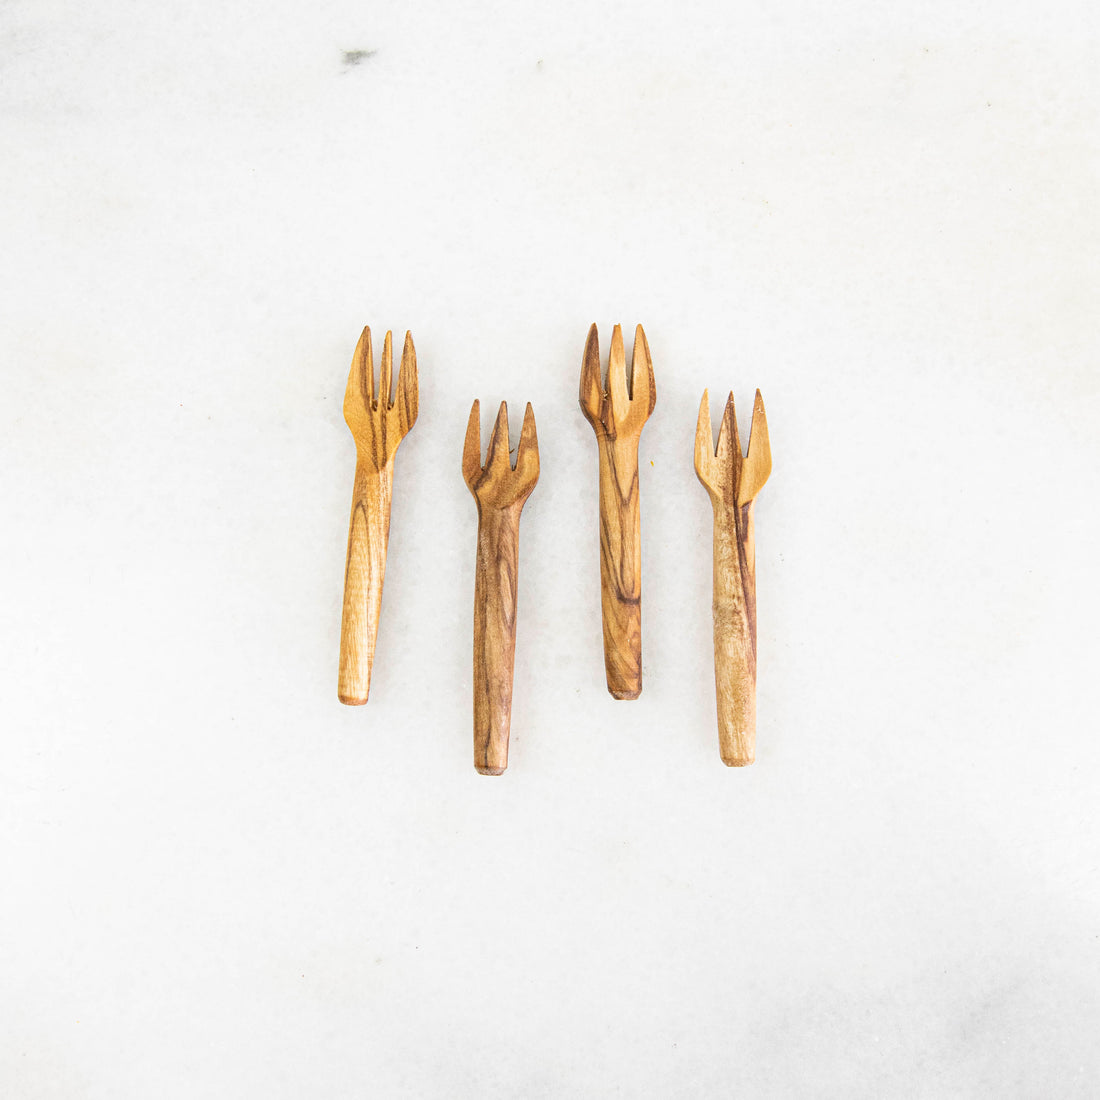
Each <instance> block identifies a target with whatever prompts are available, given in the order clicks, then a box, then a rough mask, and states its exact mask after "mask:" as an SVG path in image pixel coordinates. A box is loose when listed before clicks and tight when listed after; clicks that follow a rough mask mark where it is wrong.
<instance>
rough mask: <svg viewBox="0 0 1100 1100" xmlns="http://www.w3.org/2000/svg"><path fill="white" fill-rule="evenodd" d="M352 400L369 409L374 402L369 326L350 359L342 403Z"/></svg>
mask: <svg viewBox="0 0 1100 1100" xmlns="http://www.w3.org/2000/svg"><path fill="white" fill-rule="evenodd" d="M349 399H351V400H353V401H354V402H355V403H356V405H366V406H367V407H368V408H369V407H370V404H371V402H372V401H373V400H374V355H373V353H372V352H371V344H370V325H366V326H365V327H364V329H363V331H362V333H361V334H360V336H359V343H357V344H356V345H355V354H354V355H353V356H352V357H351V373H350V374H349V375H348V388H347V393H346V394H345V395H344V403H345V404H347V402H348V400H349Z"/></svg>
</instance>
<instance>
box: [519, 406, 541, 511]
mask: <svg viewBox="0 0 1100 1100" xmlns="http://www.w3.org/2000/svg"><path fill="white" fill-rule="evenodd" d="M516 479H517V481H518V483H519V484H520V485H521V486H523V487H525V488H526V489H527V491H528V492H530V490H531V489H533V488H534V487H535V482H536V481H538V479H539V439H538V436H537V435H536V433H535V411H534V409H532V408H531V402H530V401H528V402H527V410H526V411H525V412H524V414H523V430H522V431H521V432H520V436H519V446H518V447H517V448H516Z"/></svg>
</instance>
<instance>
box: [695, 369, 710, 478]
mask: <svg viewBox="0 0 1100 1100" xmlns="http://www.w3.org/2000/svg"><path fill="white" fill-rule="evenodd" d="M695 472H696V473H697V474H698V475H699V480H700V481H702V483H703V484H704V485H706V486H708V487H709V486H710V483H711V481H712V480H713V477H714V429H713V428H712V427H711V425H710V392H709V391H708V390H703V400H702V401H700V402H699V419H698V421H697V422H696V425H695Z"/></svg>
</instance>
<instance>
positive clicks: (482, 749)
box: [462, 401, 539, 775]
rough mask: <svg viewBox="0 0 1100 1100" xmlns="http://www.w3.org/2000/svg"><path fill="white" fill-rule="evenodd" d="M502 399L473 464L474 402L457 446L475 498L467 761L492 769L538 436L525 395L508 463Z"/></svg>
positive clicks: (510, 661)
mask: <svg viewBox="0 0 1100 1100" xmlns="http://www.w3.org/2000/svg"><path fill="white" fill-rule="evenodd" d="M509 450H510V447H509V444H508V406H507V404H506V403H505V402H503V401H502V402H501V403H500V411H499V412H498V413H497V419H496V423H495V424H494V425H493V431H492V434H491V435H490V436H489V448H488V452H487V454H486V456H485V465H484V466H482V465H481V404H480V402H478V401H475V402H474V407H473V408H472V409H471V410H470V420H469V423H468V424H467V425H466V443H465V446H464V447H463V449H462V476H463V477H464V478H465V479H466V484H467V485H468V486H469V487H470V492H471V493H473V495H474V500H476V501H477V573H476V575H475V580H474V767H475V768H477V770H478V771H479V772H481V774H482V775H500V774H501V773H502V772H503V771H504V769H505V768H507V767H508V735H509V731H510V729H511V724H512V670H513V667H514V662H515V654H516V588H517V584H518V580H519V517H520V513H521V512H522V511H523V505H524V504H525V503H526V501H527V498H528V497H529V496H530V495H531V490H532V489H534V487H535V483H536V482H537V481H538V479H539V441H538V437H537V436H536V435H535V414H534V412H532V410H531V405H530V403H528V405H527V411H526V413H525V414H524V416H523V429H522V431H521V432H520V437H519V446H518V447H517V448H516V464H515V467H514V468H513V466H512V462H511V459H510V458H509Z"/></svg>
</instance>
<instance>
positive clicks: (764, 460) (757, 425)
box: [737, 390, 772, 504]
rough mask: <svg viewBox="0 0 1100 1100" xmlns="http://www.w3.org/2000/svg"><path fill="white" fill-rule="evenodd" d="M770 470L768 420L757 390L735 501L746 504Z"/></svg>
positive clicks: (770, 456)
mask: <svg viewBox="0 0 1100 1100" xmlns="http://www.w3.org/2000/svg"><path fill="white" fill-rule="evenodd" d="M771 472H772V449H771V443H770V441H769V439H768V420H767V417H766V416H765V415H764V398H763V397H761V396H760V391H759V390H757V391H756V400H755V401H754V402H753V407H752V427H751V428H750V429H749V451H748V454H747V455H746V456H745V460H744V463H743V465H742V467H741V482H740V485H739V486H738V491H737V503H738V504H748V502H749V501H750V500H752V499H753V497H755V496H756V494H757V493H759V492H760V490H761V489H762V488H763V487H764V482H765V481H767V480H768V475H769V474H770V473H771Z"/></svg>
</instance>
